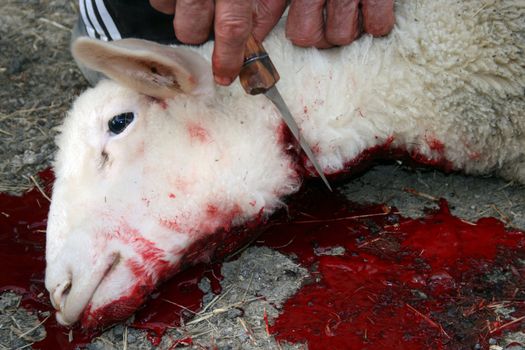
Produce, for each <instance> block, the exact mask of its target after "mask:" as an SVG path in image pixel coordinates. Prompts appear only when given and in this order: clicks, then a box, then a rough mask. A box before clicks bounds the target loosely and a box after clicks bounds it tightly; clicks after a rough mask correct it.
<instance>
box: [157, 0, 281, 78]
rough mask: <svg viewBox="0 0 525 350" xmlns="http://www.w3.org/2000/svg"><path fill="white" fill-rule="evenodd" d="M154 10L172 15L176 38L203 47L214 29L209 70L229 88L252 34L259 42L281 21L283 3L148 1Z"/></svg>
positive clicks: (257, 0) (259, 0)
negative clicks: (210, 68) (213, 43)
mask: <svg viewBox="0 0 525 350" xmlns="http://www.w3.org/2000/svg"><path fill="white" fill-rule="evenodd" d="M150 4H151V6H152V7H153V8H155V9H156V10H158V11H160V12H163V13H166V14H174V13H175V17H174V19H173V26H174V29H175V33H176V36H177V38H178V39H179V40H180V41H182V42H183V43H186V44H202V43H203V42H205V41H206V40H207V39H208V37H209V34H210V31H211V29H212V26H213V29H214V32H215V45H214V49H213V55H212V68H213V75H214V77H215V81H216V82H217V84H220V85H229V84H231V82H232V81H233V80H234V79H235V78H236V77H237V75H238V74H239V71H240V70H241V67H242V64H243V58H244V49H245V46H246V42H247V40H248V37H249V36H250V34H251V33H253V35H254V37H255V39H257V40H258V41H262V40H263V39H264V38H265V37H266V35H267V34H268V33H269V32H270V30H272V28H273V27H274V26H275V24H276V23H277V22H278V21H279V19H280V18H281V15H282V14H283V12H284V9H285V7H286V0H254V1H253V2H252V1H249V0H215V1H214V0H150Z"/></svg>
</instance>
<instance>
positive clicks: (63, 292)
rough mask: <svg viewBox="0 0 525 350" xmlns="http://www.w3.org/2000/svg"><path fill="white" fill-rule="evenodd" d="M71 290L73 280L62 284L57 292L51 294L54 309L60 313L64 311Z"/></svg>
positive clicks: (56, 289)
mask: <svg viewBox="0 0 525 350" xmlns="http://www.w3.org/2000/svg"><path fill="white" fill-rule="evenodd" d="M70 290H71V280H67V281H64V282H62V283H60V284H59V285H58V286H57V287H56V288H55V290H54V291H53V292H52V293H51V304H53V307H54V308H55V309H56V310H58V311H60V310H63V309H64V306H65V303H66V299H67V296H68V294H69V291H70Z"/></svg>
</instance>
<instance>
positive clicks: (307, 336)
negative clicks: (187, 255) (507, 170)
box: [262, 190, 525, 350]
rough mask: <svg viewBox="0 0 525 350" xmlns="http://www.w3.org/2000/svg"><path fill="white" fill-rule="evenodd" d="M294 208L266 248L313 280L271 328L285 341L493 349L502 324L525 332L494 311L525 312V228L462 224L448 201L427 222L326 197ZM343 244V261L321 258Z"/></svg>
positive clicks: (309, 196)
mask: <svg viewBox="0 0 525 350" xmlns="http://www.w3.org/2000/svg"><path fill="white" fill-rule="evenodd" d="M293 203H294V205H293V206H292V207H291V208H289V210H288V213H287V215H288V217H290V218H292V219H290V221H288V222H278V223H276V224H275V226H274V227H273V228H272V229H270V230H269V231H268V232H267V234H266V235H265V236H264V243H262V244H265V245H269V246H270V247H275V249H277V250H279V251H281V252H283V253H285V254H291V255H293V256H296V257H297V259H298V261H299V262H300V263H301V264H302V265H304V266H307V267H309V269H310V272H311V275H312V282H311V283H309V284H307V285H305V286H304V287H303V288H302V289H301V290H300V291H299V292H298V293H297V294H296V295H295V296H293V297H292V298H291V299H289V300H288V301H287V302H286V303H285V305H284V308H283V312H282V314H281V315H280V316H279V317H278V318H277V320H276V321H275V324H274V325H273V326H271V327H270V331H271V333H272V334H274V335H275V336H276V338H277V340H278V341H287V342H291V343H307V344H308V348H309V349H314V350H315V349H470V348H476V346H478V348H482V349H488V346H489V344H488V339H489V338H490V337H495V336H497V335H501V331H502V330H503V329H498V327H499V326H500V324H501V323H503V324H506V325H507V327H508V328H506V330H517V329H520V327H523V325H524V323H523V322H514V324H510V322H512V321H511V320H507V321H503V322H502V321H501V320H500V319H499V317H497V315H496V313H495V312H494V309H495V308H496V307H497V306H509V307H512V308H513V309H514V312H513V313H512V316H513V317H514V318H515V319H517V320H519V318H520V317H524V315H525V291H524V288H523V286H525V266H524V263H523V261H524V260H523V259H524V258H525V234H524V233H523V232H520V231H513V230H507V229H506V228H505V226H504V224H503V223H502V222H500V221H498V220H496V219H494V218H484V219H480V220H478V221H477V222H475V223H470V222H467V221H464V220H461V219H459V218H456V217H454V216H452V215H451V214H450V211H449V209H448V205H447V203H446V202H445V201H443V200H442V201H441V202H440V209H439V210H438V211H436V212H433V213H430V214H428V215H427V216H426V217H424V218H420V219H409V218H403V217H402V216H401V215H400V214H399V213H397V212H396V209H395V208H389V207H386V206H385V205H378V206H375V207H374V206H368V207H359V206H356V205H352V204H351V203H349V202H348V201H347V200H346V199H344V198H341V197H338V196H333V195H328V194H324V193H323V194H321V193H320V192H319V191H310V190H307V191H305V192H304V193H303V194H300V195H299V196H298V197H297V198H295V199H294V202H293ZM337 246H343V247H344V248H345V253H344V254H343V255H338V256H327V255H324V254H323V255H320V254H319V253H318V252H320V251H321V252H325V251H330V248H332V247H337ZM520 259H522V260H520ZM520 261H521V263H520ZM513 271H514V272H513ZM518 271H519V272H518ZM496 276H497V277H496ZM524 318H525V317H524Z"/></svg>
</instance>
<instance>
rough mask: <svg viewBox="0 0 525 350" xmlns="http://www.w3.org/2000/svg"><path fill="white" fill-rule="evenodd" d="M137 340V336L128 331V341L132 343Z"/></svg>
mask: <svg viewBox="0 0 525 350" xmlns="http://www.w3.org/2000/svg"><path fill="white" fill-rule="evenodd" d="M136 341H137V337H136V336H135V335H133V334H131V333H128V343H129V344H133V343H135V342H136Z"/></svg>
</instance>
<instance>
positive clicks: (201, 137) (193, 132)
mask: <svg viewBox="0 0 525 350" xmlns="http://www.w3.org/2000/svg"><path fill="white" fill-rule="evenodd" d="M187 128H188V133H189V134H190V137H191V139H192V140H196V141H199V142H202V143H204V142H209V141H210V134H209V133H208V130H206V129H204V128H203V127H202V126H200V125H199V124H195V123H188V125H187Z"/></svg>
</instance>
